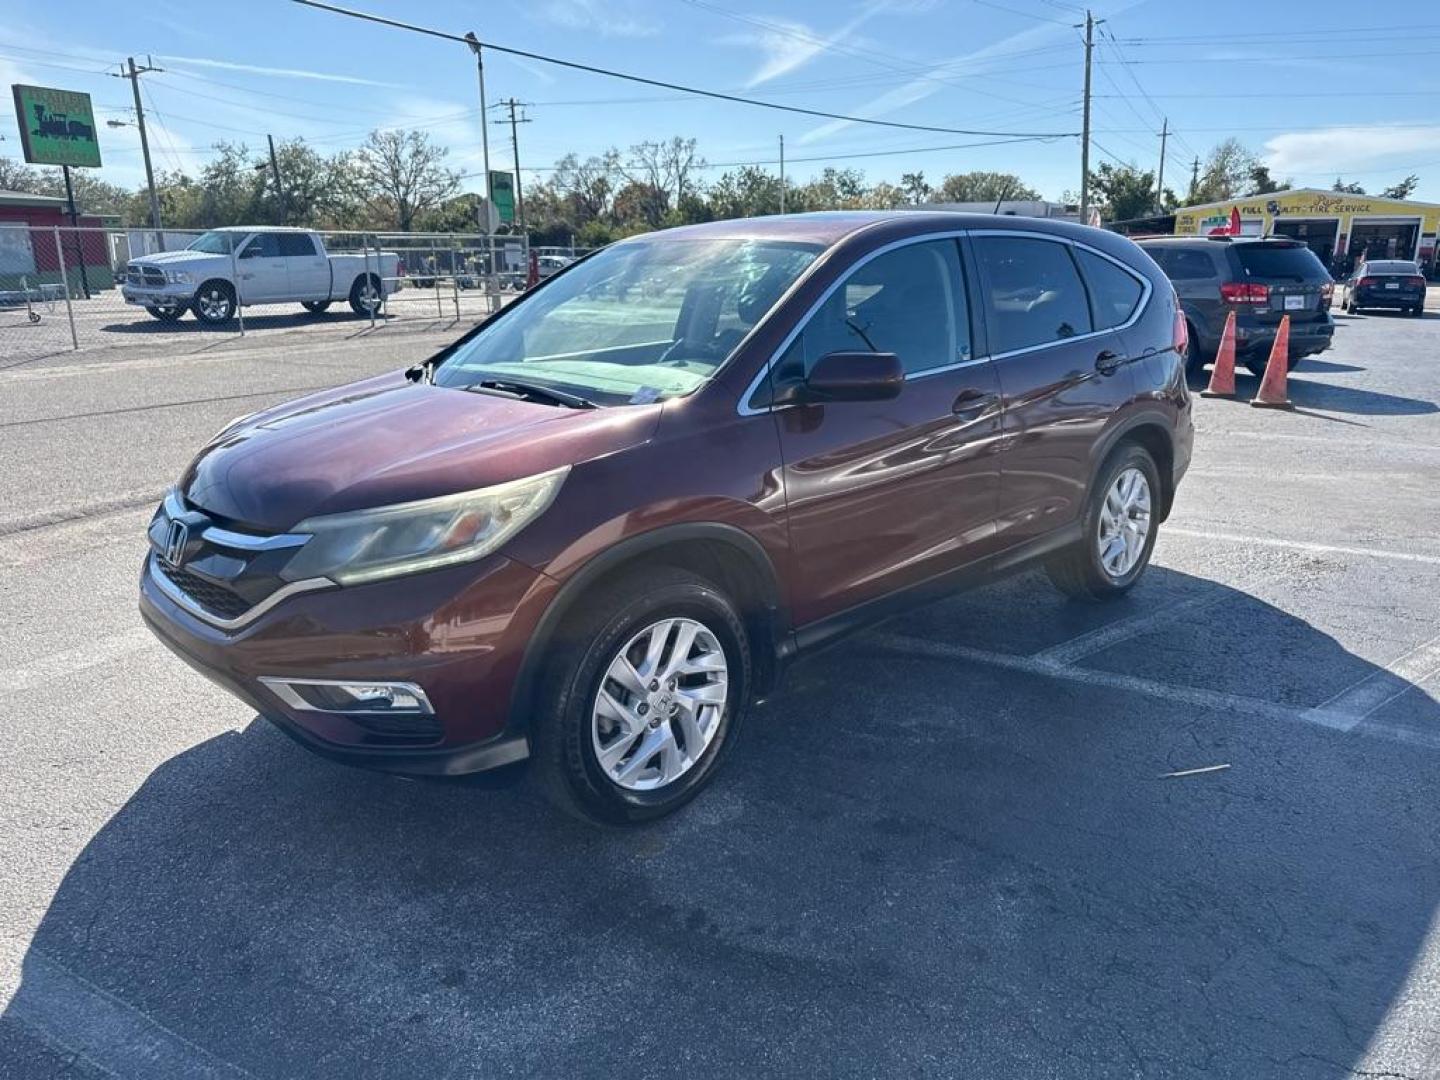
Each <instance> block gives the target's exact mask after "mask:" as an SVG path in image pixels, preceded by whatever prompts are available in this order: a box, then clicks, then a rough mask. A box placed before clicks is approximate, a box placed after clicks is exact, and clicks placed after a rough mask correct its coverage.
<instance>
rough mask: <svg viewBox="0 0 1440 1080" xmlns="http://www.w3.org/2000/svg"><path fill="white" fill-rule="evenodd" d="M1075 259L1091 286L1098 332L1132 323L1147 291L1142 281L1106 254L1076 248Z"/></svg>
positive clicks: (1091, 297) (1092, 306)
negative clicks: (1132, 318)
mask: <svg viewBox="0 0 1440 1080" xmlns="http://www.w3.org/2000/svg"><path fill="white" fill-rule="evenodd" d="M1075 258H1076V261H1078V262H1079V263H1080V268H1081V269H1082V270H1084V271H1085V280H1086V282H1088V283H1089V285H1090V307H1091V310H1092V313H1093V314H1094V316H1095V329H1097V330H1109V329H1111V328H1113V327H1116V326H1121V325H1123V324H1124V323H1126V322H1129V321H1130V316H1131V315H1134V314H1135V309H1136V308H1137V307H1138V306H1139V305H1140V297H1141V295H1142V294H1143V293H1144V292H1145V287H1144V286H1143V285H1142V284H1141V283H1140V279H1139V278H1137V277H1136V276H1135V275H1134V274H1132V273H1130V271H1128V270H1124V269H1122V268H1121V267H1120V266H1119V265H1117V264H1116V263H1113V262H1111V261H1110V260H1109V259H1107V258H1105V257H1104V256H1103V255H1096V254H1095V253H1094V252H1093V251H1087V250H1086V249H1085V248H1076V249H1075Z"/></svg>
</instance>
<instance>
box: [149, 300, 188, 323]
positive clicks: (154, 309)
mask: <svg viewBox="0 0 1440 1080" xmlns="http://www.w3.org/2000/svg"><path fill="white" fill-rule="evenodd" d="M145 310H146V311H148V312H149V313H150V314H151V315H153V316H154V317H155V318H157V319H159V320H160V321H161V322H174V321H175V320H176V319H178V318H180V316H181V315H184V314H185V306H184V305H183V304H147V305H146V307H145Z"/></svg>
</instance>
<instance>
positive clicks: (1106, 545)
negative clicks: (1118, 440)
mask: <svg viewBox="0 0 1440 1080" xmlns="http://www.w3.org/2000/svg"><path fill="white" fill-rule="evenodd" d="M1149 535H1150V481H1149V480H1147V479H1145V474H1144V473H1143V472H1141V471H1140V470H1139V469H1136V468H1129V469H1124V470H1122V471H1121V473H1120V475H1119V476H1117V477H1116V478H1115V482H1114V483H1113V484H1111V485H1110V490H1109V491H1108V492H1106V494H1105V503H1104V505H1103V506H1101V507H1100V528H1099V534H1098V536H1097V538H1096V543H1097V545H1098V551H1099V555H1100V565H1101V567H1102V568H1104V570H1105V573H1106V574H1108V575H1109V576H1110V577H1112V578H1123V577H1124V576H1125V575H1126V574H1128V573H1129V572H1130V571H1131V570H1133V569H1134V568H1135V564H1136V563H1138V562H1139V561H1140V557H1141V556H1142V555H1143V554H1144V553H1145V541H1146V538H1147V537H1148V536H1149Z"/></svg>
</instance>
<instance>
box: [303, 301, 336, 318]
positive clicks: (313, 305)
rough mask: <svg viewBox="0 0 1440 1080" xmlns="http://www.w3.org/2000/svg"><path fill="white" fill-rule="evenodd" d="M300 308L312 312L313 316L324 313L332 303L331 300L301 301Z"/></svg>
mask: <svg viewBox="0 0 1440 1080" xmlns="http://www.w3.org/2000/svg"><path fill="white" fill-rule="evenodd" d="M300 306H301V307H303V308H304V309H305V310H306V311H308V312H310V314H311V315H319V314H320V313H321V312H322V311H324V310H325V309H326V308H328V307H329V306H330V301H329V300H301V301H300Z"/></svg>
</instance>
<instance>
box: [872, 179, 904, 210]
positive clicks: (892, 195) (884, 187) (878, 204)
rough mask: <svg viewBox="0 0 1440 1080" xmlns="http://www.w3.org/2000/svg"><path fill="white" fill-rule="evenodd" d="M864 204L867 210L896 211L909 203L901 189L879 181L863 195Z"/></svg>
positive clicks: (887, 182)
mask: <svg viewBox="0 0 1440 1080" xmlns="http://www.w3.org/2000/svg"><path fill="white" fill-rule="evenodd" d="M864 202H865V206H866V208H867V209H869V210H898V209H899V208H900V207H902V206H904V205H906V204H907V203H908V202H909V198H908V197H907V196H906V194H905V190H904V189H903V188H901V187H898V186H896V185H895V184H892V183H890V182H889V181H886V180H881V181H880V183H878V184H876V185H875V186H874V187H872V188H871V189H870V190H869V191H867V192H866V193H865V196H864Z"/></svg>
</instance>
